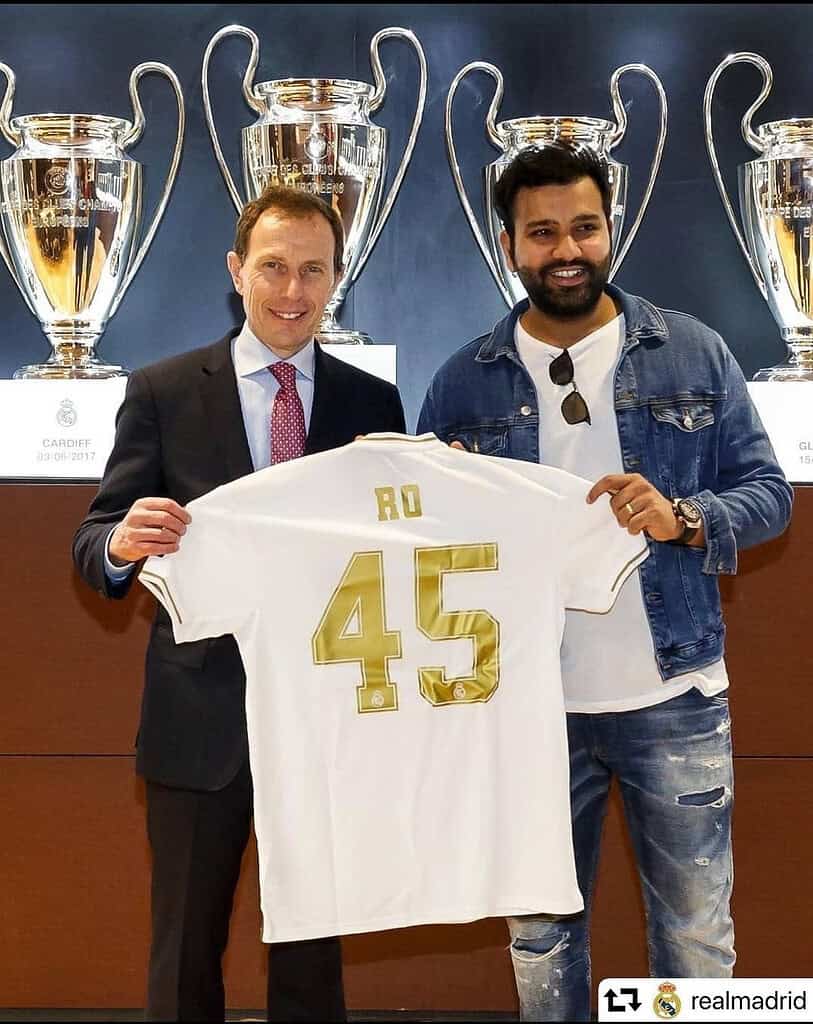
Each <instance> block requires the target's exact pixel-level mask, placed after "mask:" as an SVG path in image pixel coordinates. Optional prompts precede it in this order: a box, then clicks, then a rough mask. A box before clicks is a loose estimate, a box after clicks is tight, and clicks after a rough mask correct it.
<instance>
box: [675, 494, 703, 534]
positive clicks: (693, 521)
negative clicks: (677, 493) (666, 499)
mask: <svg viewBox="0 0 813 1024" xmlns="http://www.w3.org/2000/svg"><path fill="white" fill-rule="evenodd" d="M677 510H678V512H679V513H680V517H681V518H682V519H683V520H684V521H685V523H686V525H687V526H689V527H692V528H693V529H696V528H697V527H699V526H700V525H701V524H702V522H703V517H702V515H701V514H700V509H699V508H698V507H697V505H695V503H694V502H693V501H689V500H688V499H687V498H682V499H681V500H680V501H679V502H678V503H677Z"/></svg>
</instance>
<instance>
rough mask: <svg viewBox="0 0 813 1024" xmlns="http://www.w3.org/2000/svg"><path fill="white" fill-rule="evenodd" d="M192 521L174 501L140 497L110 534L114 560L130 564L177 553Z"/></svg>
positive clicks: (112, 558)
mask: <svg viewBox="0 0 813 1024" xmlns="http://www.w3.org/2000/svg"><path fill="white" fill-rule="evenodd" d="M191 522H192V517H191V516H190V515H189V513H188V512H187V511H186V509H185V508H182V507H181V506H180V505H179V504H178V503H177V502H176V501H173V500H172V498H139V499H138V501H136V502H134V503H133V504H132V505H131V507H130V509H129V511H128V512H127V515H126V516H125V517H124V519H122V521H121V522H120V523H119V525H118V526H117V527H116V528H115V530H113V532H112V534H111V535H110V544H109V547H108V553H109V555H110V560H111V561H112V562H113V564H114V565H116V564H119V565H126V564H128V563H130V562H140V561H141V560H142V559H143V558H146V557H147V556H148V555H170V554H173V553H174V552H175V551H177V550H178V545H179V544H180V542H181V537H183V535H184V534H185V533H186V528H187V526H188V525H189V523H191Z"/></svg>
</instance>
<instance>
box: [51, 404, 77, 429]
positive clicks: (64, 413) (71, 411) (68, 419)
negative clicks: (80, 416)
mask: <svg viewBox="0 0 813 1024" xmlns="http://www.w3.org/2000/svg"><path fill="white" fill-rule="evenodd" d="M76 420H77V415H76V406H75V405H74V404H73V402H72V401H71V400H70V398H65V399H63V400H62V401H61V402H60V403H59V409H58V411H57V414H56V421H57V423H58V424H59V425H60V427H73V426H75V425H76Z"/></svg>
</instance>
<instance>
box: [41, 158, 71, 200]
mask: <svg viewBox="0 0 813 1024" xmlns="http://www.w3.org/2000/svg"><path fill="white" fill-rule="evenodd" d="M45 186H46V188H47V189H48V191H49V192H50V193H51V195H53V196H64V195H65V193H66V192H67V191H68V172H67V170H66V169H65V168H64V167H60V166H59V165H57V166H56V167H51V168H49V169H48V171H46V173H45Z"/></svg>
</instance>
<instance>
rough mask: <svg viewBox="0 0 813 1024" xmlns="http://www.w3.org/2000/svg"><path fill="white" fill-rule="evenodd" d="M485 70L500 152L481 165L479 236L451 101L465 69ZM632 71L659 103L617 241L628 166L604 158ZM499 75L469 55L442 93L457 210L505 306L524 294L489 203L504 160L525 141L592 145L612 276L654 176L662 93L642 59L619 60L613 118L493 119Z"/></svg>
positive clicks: (489, 118)
mask: <svg viewBox="0 0 813 1024" xmlns="http://www.w3.org/2000/svg"><path fill="white" fill-rule="evenodd" d="M477 70H479V71H485V72H486V73H487V74H489V75H491V77H492V78H493V79H494V81H495V82H496V89H495V90H494V98H493V99H492V101H491V106H490V107H489V109H488V114H487V115H486V132H487V133H488V138H489V139H490V140H491V142H492V143H493V144H494V146H496V148H497V149H498V150H500V156H499V157H498V158H497V160H495V161H494V162H493V163H491V164H488V166H487V167H485V168H484V172H483V173H484V183H483V186H484V192H483V198H484V207H485V225H486V234H485V237H484V235H483V232H482V231H481V229H480V225H479V223H478V221H477V217H476V216H475V213H474V210H473V209H472V206H471V203H470V202H469V199H468V196H467V194H466V187H465V185H464V184H463V178H462V176H461V173H460V166H459V164H458V161H457V153H456V151H455V144H454V136H453V131H452V102H453V100H454V96H455V93H456V92H457V88H458V86H459V85H460V83H461V82H462V81H463V79H464V78H465V77H466V75H468V74H469V72H471V71H477ZM632 71H635V72H638V73H639V74H642V75H645V76H646V77H647V78H649V79H650V80H651V81H652V83H653V85H654V87H655V90H656V91H657V93H658V99H659V103H660V129H659V133H658V141H657V145H656V147H655V155H654V157H653V159H652V166H651V168H650V173H649V181H648V183H647V187H646V190H645V192H644V195H643V199H642V200H641V207H640V209H639V210H638V216H637V217H636V218H635V222H634V223H633V225H632V227H631V228H630V230H629V233H628V234H627V237H626V240H625V241H624V243H623V245H621V244H620V243H621V230H622V227H623V223H624V214H625V211H626V201H627V181H628V171H627V167H626V165H624V164H619V163H617V162H616V161H614V160H611V159H610V152H611V151H612V150H613V149H615V147H616V146H617V145H619V143H620V142H621V140H622V139H623V138H624V135H625V133H626V131H627V113H626V110H625V109H624V104H623V102H622V100H621V95H620V92H619V80H620V79H621V76H622V75H624V74H626V73H627V72H632ZM502 95H503V76H502V72H501V71H500V70H499V68H496V67H495V66H494V65H493V64H489V63H487V62H486V61H479V60H478V61H472V62H471V63H470V64H466V66H465V67H463V68H461V69H460V71H459V72H458V73H457V75H456V76H455V78H454V80H453V82H452V84H451V86H450V88H449V94H448V96H447V98H446V148H447V152H448V155H449V166H450V168H451V171H452V177H453V178H454V183H455V186H456V188H457V194H458V196H459V197H460V202H461V204H462V206H463V210H464V212H465V214H466V217H467V219H468V222H469V226H470V227H471V230H472V233H473V234H474V238H475V241H476V242H477V245H478V246H479V247H480V252H481V253H482V254H483V258H484V259H485V261H486V265H487V266H488V269H489V270H490V271H491V274H492V276H493V278H494V280H495V281H496V283H497V287H498V288H499V289H500V292H501V293H502V296H503V298H504V299H505V301H506V303H507V304H508V305H509V306H514V305H516V303H517V302H519V301H520V300H521V299H524V298H525V295H526V293H525V289H524V288H523V287H522V284H521V282H520V280H519V278H518V277H517V275H516V274H514V273H513V272H512V271H511V269H510V268H509V266H508V263H507V262H506V259H505V254H504V253H503V251H502V246H501V245H500V232H501V230H502V224H501V222H500V219H499V217H498V216H497V211H496V210H495V208H494V186H495V185H496V183H497V181H498V179H499V177H500V175H501V174H502V173H503V171H504V170H505V168H506V166H507V165H508V164H509V163H510V162H511V160H513V159H514V157H515V156H516V155H517V153H518V152H519V151H520V150H522V149H525V148H526V147H528V146H538V147H543V146H545V145H546V144H548V143H551V142H557V141H561V142H570V143H573V144H574V145H584V146H587V147H589V148H590V149H592V150H594V151H595V152H596V153H597V154H598V155H599V156H600V157H601V158H602V159H604V160H605V161H606V163H607V168H608V171H609V177H610V188H611V196H612V199H611V224H612V240H613V250H614V252H615V253H616V255H615V257H614V259H613V262H612V269H611V271H610V278H612V277H613V276H614V275H615V274H616V273H617V271H618V269H619V267H620V266H621V264H622V262H623V260H624V257H625V256H626V255H627V251H628V250H629V247H630V245H631V244H632V241H633V239H634V238H635V235H636V234H637V232H638V228H639V227H640V224H641V221H642V220H643V217H644V214H645V212H646V208H647V206H648V205H649V199H650V197H651V195H652V189H653V187H654V185H655V178H656V177H657V174H658V169H659V167H660V163H661V156H662V155H663V147H664V143H665V141H666V120H667V109H666V93H665V92H664V89H663V86H662V85H661V81H660V79H659V78H658V76H657V75H656V74H655V72H654V71H652V70H651V69H650V68H648V67H647V66H646V65H645V64H625V65H624V66H623V67H620V68H618V69H617V70H616V71H614V72H613V75H612V77H611V79H610V97H611V99H612V105H613V113H614V115H615V122H613V121H604V120H600V119H599V118H595V117H565V116H562V117H518V118H515V119H514V120H511V121H500V122H497V120H496V118H497V111H498V109H499V106H500V102H501V101H502Z"/></svg>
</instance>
